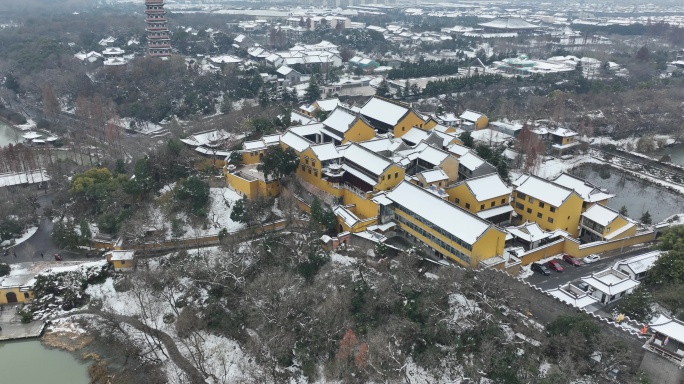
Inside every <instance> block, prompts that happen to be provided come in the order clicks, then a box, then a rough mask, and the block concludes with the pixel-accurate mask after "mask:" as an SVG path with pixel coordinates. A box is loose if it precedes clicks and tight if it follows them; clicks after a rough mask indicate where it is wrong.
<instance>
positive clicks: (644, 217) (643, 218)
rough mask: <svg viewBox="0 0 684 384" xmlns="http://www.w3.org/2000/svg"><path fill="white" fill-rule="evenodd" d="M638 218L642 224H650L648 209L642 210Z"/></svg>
mask: <svg viewBox="0 0 684 384" xmlns="http://www.w3.org/2000/svg"><path fill="white" fill-rule="evenodd" d="M639 220H640V221H641V222H642V223H643V224H646V225H648V224H651V214H650V213H649V212H648V211H646V212H644V214H643V215H641V219H639Z"/></svg>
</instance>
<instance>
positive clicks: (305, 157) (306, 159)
mask: <svg viewBox="0 0 684 384" xmlns="http://www.w3.org/2000/svg"><path fill="white" fill-rule="evenodd" d="M304 162H305V163H307V164H309V156H304Z"/></svg>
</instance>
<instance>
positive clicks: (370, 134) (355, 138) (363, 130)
mask: <svg viewBox="0 0 684 384" xmlns="http://www.w3.org/2000/svg"><path fill="white" fill-rule="evenodd" d="M374 137H375V129H373V127H371V126H370V124H368V123H367V122H365V121H364V120H363V119H361V118H359V117H357V118H356V119H355V120H354V122H353V123H352V126H351V128H349V130H348V131H347V132H345V133H344V141H342V144H346V143H347V142H350V141H351V142H354V143H359V142H361V141H366V140H371V139H372V138H374Z"/></svg>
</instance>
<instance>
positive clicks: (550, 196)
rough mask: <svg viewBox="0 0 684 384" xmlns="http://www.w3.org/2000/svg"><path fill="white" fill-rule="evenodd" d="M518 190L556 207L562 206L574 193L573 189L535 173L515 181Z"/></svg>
mask: <svg viewBox="0 0 684 384" xmlns="http://www.w3.org/2000/svg"><path fill="white" fill-rule="evenodd" d="M513 185H515V186H516V188H515V190H516V192H521V193H524V194H526V195H529V196H532V197H534V198H536V199H538V200H541V201H543V202H545V203H547V204H550V205H552V206H554V207H560V206H561V205H562V204H563V202H565V200H566V199H567V198H568V197H570V195H571V194H573V193H574V191H573V190H572V189H569V188H565V187H562V186H560V185H558V184H555V183H552V182H550V181H547V180H544V179H542V178H539V177H537V176H534V175H522V176H520V177H519V178H518V179H517V180H516V181H514V182H513Z"/></svg>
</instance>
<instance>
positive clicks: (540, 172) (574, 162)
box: [533, 155, 605, 179]
mask: <svg viewBox="0 0 684 384" xmlns="http://www.w3.org/2000/svg"><path fill="white" fill-rule="evenodd" d="M585 163H596V164H605V163H604V162H602V161H600V160H597V159H595V158H593V157H590V156H587V155H580V156H577V157H574V158H572V159H569V160H563V159H560V158H557V157H554V158H553V159H549V160H547V161H546V162H544V163H541V164H540V165H539V168H538V169H536V170H535V171H534V172H533V173H534V174H535V175H537V176H539V177H543V178H545V179H553V178H555V177H556V176H558V175H560V174H561V173H562V172H567V171H569V170H570V169H572V168H574V167H576V166H578V165H580V164H585Z"/></svg>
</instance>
